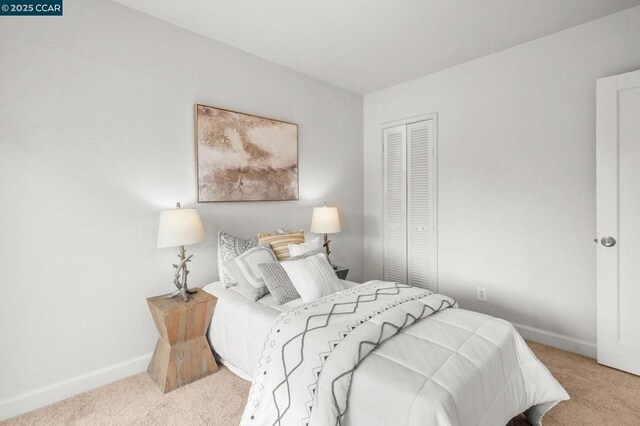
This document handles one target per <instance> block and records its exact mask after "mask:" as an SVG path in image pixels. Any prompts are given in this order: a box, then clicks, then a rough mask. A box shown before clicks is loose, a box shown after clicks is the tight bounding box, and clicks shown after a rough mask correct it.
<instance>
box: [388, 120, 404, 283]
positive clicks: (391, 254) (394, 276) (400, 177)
mask: <svg viewBox="0 0 640 426" xmlns="http://www.w3.org/2000/svg"><path fill="white" fill-rule="evenodd" d="M383 150H384V171H383V172H384V178H383V181H384V218H383V226H384V229H383V233H384V235H383V241H384V264H383V275H384V279H386V280H389V281H395V282H399V283H406V282H407V131H406V126H404V125H402V126H396V127H391V128H388V129H384V132H383Z"/></svg>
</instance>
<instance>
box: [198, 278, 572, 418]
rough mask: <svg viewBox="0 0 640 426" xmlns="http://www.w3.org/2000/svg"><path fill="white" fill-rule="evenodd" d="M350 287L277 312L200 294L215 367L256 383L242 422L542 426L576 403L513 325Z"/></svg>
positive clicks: (414, 297)
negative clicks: (205, 300)
mask: <svg viewBox="0 0 640 426" xmlns="http://www.w3.org/2000/svg"><path fill="white" fill-rule="evenodd" d="M343 286H344V291H342V292H340V293H336V294H335V295H330V296H326V297H324V298H322V299H319V300H317V301H314V302H313V303H307V304H303V303H302V301H301V300H299V299H298V300H294V301H291V302H289V303H287V304H284V305H281V306H280V305H277V304H276V303H275V301H274V300H273V298H272V297H271V296H270V295H266V296H264V297H262V298H261V299H259V300H258V301H257V302H252V301H249V300H248V299H246V298H245V297H243V296H242V295H241V294H239V293H237V292H236V291H233V290H230V289H225V288H224V287H223V286H222V284H220V283H213V284H210V285H208V286H206V287H204V290H205V291H207V292H209V293H211V294H213V295H215V296H216V297H218V303H217V305H216V310H215V312H214V317H213V320H212V323H211V327H210V329H209V331H208V337H209V340H210V342H211V344H212V347H213V348H214V350H215V352H216V355H217V357H218V358H219V360H220V361H221V362H222V363H223V364H225V365H226V366H227V367H228V368H229V369H230V370H231V371H232V372H234V373H235V374H237V375H238V376H240V377H242V378H244V379H247V380H252V381H253V383H252V388H251V392H250V395H249V398H248V401H247V407H246V408H245V413H244V415H243V419H242V424H246V425H263V424H282V425H288V424H303V425H305V424H313V425H349V426H360V425H390V424H393V425H396V424H398V425H424V424H427V425H471V424H474V425H475V424H477V425H504V424H506V423H507V422H509V420H510V419H511V418H512V417H514V416H516V415H517V414H519V413H521V412H526V416H527V418H528V420H529V422H530V423H532V424H534V425H537V424H541V422H542V417H543V416H544V414H545V413H546V412H547V411H548V410H549V409H551V408H552V407H553V406H554V405H555V404H557V403H558V402H559V401H562V400H566V399H568V398H569V397H568V395H567V393H566V392H565V391H564V389H563V388H562V386H560V384H559V383H558V382H557V381H556V380H555V379H554V378H553V376H552V375H551V374H550V373H549V371H548V370H547V369H546V368H545V367H544V366H543V365H542V364H541V363H540V362H539V361H538V360H537V359H536V358H535V356H534V355H533V353H532V352H531V350H530V349H529V348H528V347H527V345H526V343H525V342H524V341H523V340H522V338H521V337H520V335H519V334H518V333H517V332H516V331H515V329H514V328H513V326H512V325H511V324H509V323H508V322H506V321H503V320H500V319H497V318H493V317H490V316H487V315H483V314H479V313H475V312H471V311H467V310H464V309H460V308H458V307H457V305H456V304H455V302H454V301H453V300H451V299H449V298H447V297H446V296H441V295H437V294H433V293H431V292H429V291H428V290H424V289H418V288H415V287H410V286H406V285H402V284H397V283H385V282H381V281H372V282H368V283H364V284H356V283H353V282H348V281H344V282H343ZM365 302H366V303H365ZM312 334H313V336H312ZM320 373H322V374H320Z"/></svg>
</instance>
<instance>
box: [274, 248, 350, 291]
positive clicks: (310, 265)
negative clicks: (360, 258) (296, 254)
mask: <svg viewBox="0 0 640 426" xmlns="http://www.w3.org/2000/svg"><path fill="white" fill-rule="evenodd" d="M280 265H281V266H282V267H283V268H284V270H285V271H286V272H287V275H288V276H289V279H290V280H291V283H292V284H293V286H294V287H295V288H296V290H297V292H298V293H299V294H300V298H301V299H302V301H303V302H305V303H307V302H311V301H313V300H316V299H319V298H321V297H323V296H328V295H329V294H333V293H335V292H338V291H341V290H343V288H342V284H341V282H340V280H339V279H338V277H337V276H336V273H335V272H334V271H333V267H332V266H331V265H330V264H329V261H328V260H327V256H326V255H325V254H324V253H320V254H316V255H315V256H310V257H307V258H305V259H300V260H292V261H288V262H281V263H280Z"/></svg>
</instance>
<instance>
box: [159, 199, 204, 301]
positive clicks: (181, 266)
mask: <svg viewBox="0 0 640 426" xmlns="http://www.w3.org/2000/svg"><path fill="white" fill-rule="evenodd" d="M203 241H204V227H203V226H202V221H201V220H200V215H199V214H198V211H197V210H196V209H183V208H180V203H177V204H176V208H175V209H174V210H166V211H163V212H161V213H160V225H159V227H158V248H166V247H180V251H179V253H178V258H179V259H180V262H178V263H177V264H176V263H174V264H173V267H174V268H175V275H174V277H173V283H174V284H175V286H176V288H177V289H176V290H175V291H174V292H173V293H171V294H170V295H168V296H167V298H168V299H170V298H173V297H176V296H178V295H181V296H182V300H184V301H185V302H186V301H188V300H189V295H190V294H194V293H195V291H191V290H189V287H187V276H188V275H189V270H188V269H187V263H189V262H191V258H192V257H193V255H189V256H187V255H186V250H185V248H184V246H188V245H191V244H197V243H201V242H203Z"/></svg>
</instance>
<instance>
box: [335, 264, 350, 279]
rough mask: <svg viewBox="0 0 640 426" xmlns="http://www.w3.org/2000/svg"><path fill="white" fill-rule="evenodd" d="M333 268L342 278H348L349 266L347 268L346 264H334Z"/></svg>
mask: <svg viewBox="0 0 640 426" xmlns="http://www.w3.org/2000/svg"><path fill="white" fill-rule="evenodd" d="M333 270H334V272H335V273H336V275H337V276H338V278H340V279H341V280H346V279H347V275H349V268H345V267H344V266H338V265H333Z"/></svg>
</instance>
